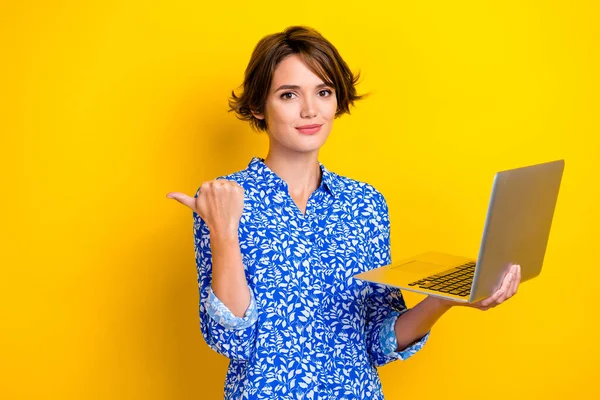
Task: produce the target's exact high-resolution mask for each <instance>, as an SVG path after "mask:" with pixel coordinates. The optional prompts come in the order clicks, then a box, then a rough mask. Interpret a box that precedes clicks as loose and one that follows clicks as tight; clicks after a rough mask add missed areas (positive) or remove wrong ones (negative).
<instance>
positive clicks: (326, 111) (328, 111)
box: [321, 98, 337, 120]
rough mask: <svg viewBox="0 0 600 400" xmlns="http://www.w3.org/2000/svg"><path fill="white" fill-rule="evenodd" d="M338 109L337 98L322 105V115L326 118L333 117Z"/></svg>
mask: <svg viewBox="0 0 600 400" xmlns="http://www.w3.org/2000/svg"><path fill="white" fill-rule="evenodd" d="M336 111H337V100H336V99H335V98H333V99H331V100H330V101H328V102H326V103H324V104H323V106H322V107H321V115H322V116H323V117H324V118H325V119H328V120H330V119H333V118H334V117H335V112H336Z"/></svg>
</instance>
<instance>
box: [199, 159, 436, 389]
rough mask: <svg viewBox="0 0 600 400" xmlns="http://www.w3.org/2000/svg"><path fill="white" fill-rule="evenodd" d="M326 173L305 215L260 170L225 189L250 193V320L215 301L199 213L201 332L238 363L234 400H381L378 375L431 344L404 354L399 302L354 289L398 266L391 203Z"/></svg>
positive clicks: (375, 289)
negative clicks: (367, 275)
mask: <svg viewBox="0 0 600 400" xmlns="http://www.w3.org/2000/svg"><path fill="white" fill-rule="evenodd" d="M319 165H320V168H321V171H322V178H321V184H320V186H319V188H318V189H317V190H316V191H315V192H314V193H312V195H311V196H310V198H309V200H308V203H307V206H306V212H305V214H303V213H302V212H301V211H300V209H299V208H298V207H297V205H296V204H295V203H294V201H293V199H292V198H291V197H290V195H289V193H288V187H287V183H286V182H285V181H284V180H282V179H281V178H280V177H279V176H277V175H276V174H275V173H274V172H273V171H271V170H270V169H269V168H268V167H267V166H266V165H265V164H264V160H263V159H262V158H258V157H253V158H252V160H251V161H250V163H249V164H248V167H247V168H246V169H244V170H241V171H238V172H235V173H233V174H230V175H227V176H222V177H219V178H217V179H228V180H231V181H235V182H237V183H238V184H239V185H241V186H242V187H243V188H244V190H245V192H244V211H243V213H242V217H241V219H240V225H239V231H238V234H239V241H240V249H241V253H242V261H243V264H244V268H245V273H246V279H247V281H248V285H249V287H250V291H251V295H252V296H251V304H250V306H249V307H248V310H247V311H246V314H245V316H244V317H243V318H239V317H236V316H234V315H233V314H232V313H231V312H230V311H229V310H228V309H227V308H226V307H225V305H224V304H223V303H221V302H220V301H219V299H218V298H217V297H216V296H215V295H214V293H212V290H211V275H212V254H211V249H210V232H209V229H208V227H207V225H206V224H205V222H204V221H203V220H202V218H200V216H199V215H198V214H196V213H195V212H194V213H193V216H194V245H195V256H196V265H197V269H198V287H199V291H200V304H199V308H200V326H201V330H202V334H203V336H204V338H205V340H206V342H207V344H208V345H209V346H210V347H211V348H212V349H213V350H215V351H216V352H218V353H220V354H222V355H224V356H226V357H228V358H229V359H230V363H229V368H228V370H227V375H226V378H225V392H224V395H225V398H226V399H336V400H340V399H366V398H368V399H383V394H382V391H381V382H380V380H379V375H378V373H377V367H378V366H381V365H385V364H387V363H389V362H391V361H394V360H398V359H401V360H404V359H406V358H408V357H410V356H411V355H413V354H415V353H416V352H417V351H418V350H420V349H421V348H422V347H423V345H424V344H425V342H426V341H427V339H428V338H429V334H430V332H428V333H427V334H426V335H425V336H423V337H422V338H421V339H419V340H418V341H416V342H415V343H413V344H411V345H410V346H408V347H407V348H405V349H403V350H401V351H396V348H397V342H396V336H395V333H394V322H395V321H396V319H397V317H398V316H399V315H400V314H402V313H404V312H406V311H407V308H406V304H405V302H404V299H403V297H402V294H401V292H400V290H398V289H394V288H390V287H387V286H384V285H378V284H373V283H369V282H366V281H362V280H359V279H356V278H353V276H354V275H355V274H358V273H360V272H363V271H367V270H369V269H373V268H377V267H379V266H382V265H387V264H390V262H391V258H390V235H389V233H390V224H389V215H388V207H387V204H386V201H385V199H384V197H383V195H382V194H381V193H380V192H378V191H377V190H376V189H375V188H374V187H373V186H371V185H369V184H367V183H364V182H360V181H357V180H353V179H350V178H347V177H343V176H340V175H337V174H335V173H333V172H331V171H329V170H327V169H326V168H325V167H324V166H323V164H321V163H319ZM199 190H200V189H198V191H196V197H197V196H198V193H199Z"/></svg>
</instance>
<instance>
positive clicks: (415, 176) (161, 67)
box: [0, 0, 600, 399]
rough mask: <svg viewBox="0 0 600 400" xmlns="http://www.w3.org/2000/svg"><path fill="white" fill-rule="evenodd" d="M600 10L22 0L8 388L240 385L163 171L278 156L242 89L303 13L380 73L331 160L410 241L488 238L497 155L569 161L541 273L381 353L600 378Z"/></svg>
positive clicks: (169, 177)
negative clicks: (375, 195) (206, 306)
mask: <svg viewBox="0 0 600 400" xmlns="http://www.w3.org/2000/svg"><path fill="white" fill-rule="evenodd" d="M217 3H218V5H217ZM599 17H600V6H599V3H598V2H597V1H593V0H590V1H568V2H567V1H525V0H521V1H514V0H512V1H511V0H509V1H489V2H487V1H478V0H473V1H443V0H442V1H417V2H415V1H410V2H401V3H400V4H397V3H395V2H394V3H392V2H390V3H388V4H383V3H381V4H377V3H376V2H348V1H345V2H335V3H328V2H324V1H318V2H310V1H307V2H300V3H288V2H281V1H274V2H247V1H246V2H239V3H236V4H234V3H233V2H216V3H215V2H211V3H205V2H201V1H186V2H181V1H179V2H145V1H111V0H108V1H102V2H100V1H98V2H78V1H52V2H51V1H28V2H20V1H15V0H12V1H4V2H2V3H1V5H0V46H1V47H0V50H1V54H2V61H1V63H0V84H1V86H0V96H1V97H0V124H1V125H0V132H1V136H0V149H1V154H0V163H1V171H2V175H1V176H2V184H1V185H0V187H1V191H2V192H1V193H0V198H1V204H0V206H1V211H2V220H1V222H0V226H1V233H0V246H1V252H0V257H1V259H0V260H1V261H0V263H1V264H0V265H1V277H0V296H1V297H0V300H1V313H0V316H1V318H0V398H2V399H193V398H196V399H217V398H221V397H222V386H223V380H224V376H225V368H226V359H225V358H224V357H221V356H219V355H218V354H216V353H214V352H212V351H211V350H210V349H209V348H208V347H207V346H206V344H205V343H204V341H203V338H202V336H201V332H200V328H199V322H198V315H197V313H198V308H197V307H198V304H197V300H198V292H197V284H196V270H195V262H194V253H193V232H192V214H191V211H189V210H188V209H186V208H185V207H184V206H182V205H180V204H178V203H176V202H175V201H174V200H168V199H166V198H165V194H166V193H167V192H169V191H183V192H186V193H188V194H190V195H192V194H193V193H194V191H195V190H196V189H197V187H198V186H199V185H200V184H201V183H202V181H205V180H209V179H213V178H215V177H217V176H219V175H223V174H226V173H230V172H233V171H237V170H240V169H243V168H245V167H246V165H247V164H248V162H249V161H250V158H251V157H252V156H253V155H257V156H265V155H266V149H267V140H266V137H265V136H264V135H258V134H256V133H254V132H252V131H251V130H250V128H249V126H247V125H246V124H244V123H242V122H240V121H238V120H236V119H235V117H234V115H233V114H231V113H227V98H228V96H229V94H230V91H231V90H232V89H234V88H236V87H237V86H238V85H240V84H241V82H242V77H243V71H244V69H245V66H246V63H247V62H248V60H249V57H250V53H251V51H252V49H253V48H254V45H255V44H256V42H257V41H258V40H259V39H260V38H261V37H263V36H264V35H266V34H269V33H273V32H277V31H281V30H282V29H284V28H285V27H287V26H289V25H294V24H305V25H309V26H313V27H315V28H317V29H318V30H319V31H320V32H321V33H322V34H323V35H324V36H325V37H326V38H328V39H329V40H331V41H332V42H333V43H334V44H335V45H336V47H337V48H338V50H339V51H340V52H341V54H342V56H343V57H344V58H345V59H346V61H347V62H348V63H349V65H350V66H351V68H352V69H353V70H354V71H358V70H360V71H361V72H362V74H363V79H362V81H361V84H360V86H359V90H360V91H361V92H365V91H370V92H372V93H373V95H372V96H371V97H369V98H368V99H366V100H364V101H362V102H360V103H358V104H357V107H356V108H355V109H353V112H352V115H351V116H344V117H342V118H341V119H339V120H337V121H336V124H335V125H334V130H333V133H332V136H331V137H330V139H329V141H328V142H327V144H326V145H325V147H324V148H323V150H322V152H321V156H320V159H321V161H322V162H323V163H324V164H325V165H326V166H327V167H328V168H329V169H331V170H332V171H335V172H338V173H340V174H342V175H346V176H350V177H353V178H356V179H360V180H364V181H367V182H369V183H371V184H373V185H374V186H375V187H377V188H378V189H379V190H381V191H382V192H383V193H384V195H385V196H386V198H387V201H388V203H389V205H390V215H391V219H392V249H393V258H394V259H399V258H401V257H403V256H408V255H411V254H414V253H415V252H418V251H424V250H428V249H437V250H442V251H447V252H452V253H457V254H465V255H472V256H476V252H477V250H478V242H479V239H480V237H481V229H482V227H483V222H484V218H485V210H486V208H487V202H488V199H489V191H490V189H491V183H492V178H493V174H494V173H495V172H496V171H498V170H502V169H508V168H513V167H518V166H522V165H528V164H534V163H538V162H543V161H549V160H554V159H559V158H564V159H565V160H566V167H565V174H564V177H563V183H562V186H561V191H560V196H559V201H558V205H557V208H556V213H555V219H554V222H553V227H552V232H551V236H550V241H549V244H548V250H547V253H546V261H545V265H544V270H543V272H542V275H541V276H540V277H539V278H538V279H535V280H532V281H529V282H526V283H524V284H523V285H522V286H521V288H520V290H519V293H518V294H517V296H516V297H514V298H513V299H511V300H509V301H508V302H507V303H506V304H503V305H502V306H500V307H498V308H496V309H493V310H490V311H487V312H481V311H477V310H473V309H465V308H457V309H454V310H451V311H450V312H449V313H447V314H446V315H444V316H443V317H442V319H441V320H440V321H439V322H438V323H437V324H436V326H435V327H434V329H433V333H432V336H431V340H430V341H429V343H428V344H427V345H426V347H425V348H424V349H423V350H422V351H421V352H419V353H418V354H417V355H415V356H414V357H412V358H411V359H409V360H407V361H405V362H396V363H393V364H391V365H389V366H386V367H384V368H382V369H381V370H380V372H381V376H382V380H383V386H384V392H385V394H386V398H389V399H406V398H422V399H434V398H444V399H480V398H487V399H506V398H523V399H554V398H556V399H558V398H575V397H577V398H583V399H591V398H600V389H599V388H598V378H599V377H600V371H599V370H600V368H599V367H598V360H599V358H600V350H599V347H600V346H599V345H598V339H599V334H600V331H599V329H598V327H597V318H598V311H597V306H596V301H597V295H596V294H597V292H598V282H600V272H599V271H600V257H598V250H597V248H598V247H597V246H598V243H597V242H598V239H599V235H598V230H599V228H598V227H599V226H600V218H599V211H598V207H599V200H600V196H599V193H600V191H599V189H598V180H599V178H598V176H599V172H600V166H599V156H600V139H599V138H598V134H599V128H600V118H599V116H598V111H599V106H600V98H599V93H600V85H599V83H600V79H599V75H598V71H599V70H600V62H599V61H600V57H599V47H600V45H599V43H600V28H599V27H600V24H599V23H598V21H599ZM405 297H406V300H407V302H408V304H409V306H412V305H414V304H416V303H417V302H418V301H419V300H420V299H421V298H422V297H421V296H419V295H411V294H408V293H406V294H405Z"/></svg>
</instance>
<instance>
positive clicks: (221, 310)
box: [206, 287, 258, 330]
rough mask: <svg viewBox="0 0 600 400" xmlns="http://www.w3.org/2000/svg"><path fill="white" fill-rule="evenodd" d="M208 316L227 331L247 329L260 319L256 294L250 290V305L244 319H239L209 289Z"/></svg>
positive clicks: (210, 288)
mask: <svg viewBox="0 0 600 400" xmlns="http://www.w3.org/2000/svg"><path fill="white" fill-rule="evenodd" d="M206 310H207V312H208V315H210V317H211V318H212V319H214V320H215V321H216V322H218V323H219V324H220V325H222V326H223V327H225V328H227V329H236V330H237V329H245V328H247V327H249V326H251V325H253V324H254V323H255V322H256V320H257V319H258V312H257V309H256V301H255V299H254V293H252V290H250V305H249V306H248V309H247V310H246V313H245V314H244V316H243V317H238V316H236V315H235V314H234V313H232V312H231V310H229V308H227V306H226V305H225V304H223V302H222V301H221V300H219V298H218V297H217V296H216V295H215V294H214V293H213V291H212V287H209V289H208V304H207V307H206Z"/></svg>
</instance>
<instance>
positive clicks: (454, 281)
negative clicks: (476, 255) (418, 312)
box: [408, 261, 475, 296]
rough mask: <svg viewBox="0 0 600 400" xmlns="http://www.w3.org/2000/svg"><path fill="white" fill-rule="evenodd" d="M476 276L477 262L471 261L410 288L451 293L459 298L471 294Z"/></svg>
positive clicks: (423, 280) (410, 284)
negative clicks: (415, 287)
mask: <svg viewBox="0 0 600 400" xmlns="http://www.w3.org/2000/svg"><path fill="white" fill-rule="evenodd" d="M474 274H475V262H474V261H469V262H467V263H465V264H462V265H459V266H458V267H455V268H452V269H449V270H447V271H442V272H440V273H439V274H435V275H431V276H428V277H426V278H423V279H421V280H418V281H415V282H411V283H409V284H408V285H409V286H417V285H418V286H419V287H420V288H421V289H427V290H432V291H435V292H441V293H449V294H454V295H458V296H468V295H469V294H471V284H472V283H473V276H474Z"/></svg>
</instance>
